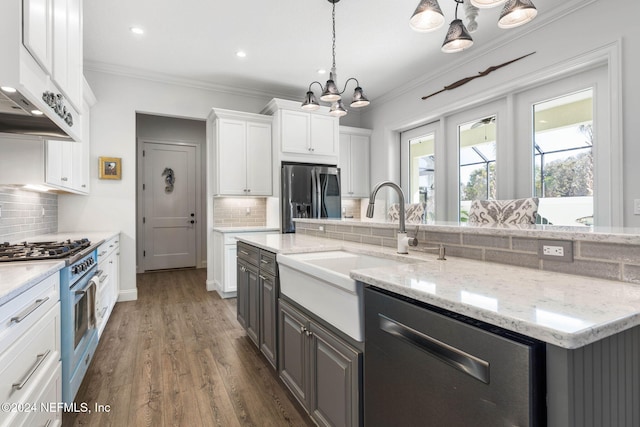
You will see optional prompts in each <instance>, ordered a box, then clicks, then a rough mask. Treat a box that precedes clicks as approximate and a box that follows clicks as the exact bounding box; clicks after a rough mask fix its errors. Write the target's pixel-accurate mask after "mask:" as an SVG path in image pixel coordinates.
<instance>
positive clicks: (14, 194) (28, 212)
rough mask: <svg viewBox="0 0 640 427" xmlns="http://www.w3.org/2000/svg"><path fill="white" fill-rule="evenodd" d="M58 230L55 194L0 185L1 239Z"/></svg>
mask: <svg viewBox="0 0 640 427" xmlns="http://www.w3.org/2000/svg"><path fill="white" fill-rule="evenodd" d="M43 213H44V214H43ZM57 231H58V195H57V194H53V193H51V194H50V193H38V192H34V191H24V190H19V189H15V188H12V187H2V186H0V242H14V241H19V240H20V239H26V238H29V237H33V236H37V235H40V234H47V233H55V232H57Z"/></svg>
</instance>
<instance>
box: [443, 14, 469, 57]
mask: <svg viewBox="0 0 640 427" xmlns="http://www.w3.org/2000/svg"><path fill="white" fill-rule="evenodd" d="M472 45H473V39H472V38H471V36H470V35H469V32H468V31H467V29H466V28H465V26H464V24H463V23H462V20H461V19H454V20H453V21H451V25H449V31H447V36H446V37H445V39H444V43H442V51H443V52H445V53H455V52H461V51H463V50H465V49H468V48H470V47H471V46H472Z"/></svg>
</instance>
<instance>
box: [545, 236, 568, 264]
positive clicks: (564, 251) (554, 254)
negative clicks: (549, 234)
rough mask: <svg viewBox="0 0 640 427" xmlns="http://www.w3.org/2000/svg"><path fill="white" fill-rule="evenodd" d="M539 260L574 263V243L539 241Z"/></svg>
mask: <svg viewBox="0 0 640 427" xmlns="http://www.w3.org/2000/svg"><path fill="white" fill-rule="evenodd" d="M538 258H540V259H542V260H549V261H562V262H573V242H572V241H571V240H538Z"/></svg>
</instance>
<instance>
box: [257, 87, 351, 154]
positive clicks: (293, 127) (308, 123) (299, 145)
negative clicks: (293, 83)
mask: <svg viewBox="0 0 640 427" xmlns="http://www.w3.org/2000/svg"><path fill="white" fill-rule="evenodd" d="M328 110H329V109H328V108H326V107H323V108H320V110H318V111H314V112H311V113H309V112H306V111H304V110H302V109H301V108H300V103H299V102H295V101H287V100H282V99H273V100H272V101H271V102H270V103H269V104H268V105H267V106H266V107H265V108H264V110H263V113H265V114H273V117H274V118H273V120H274V122H273V123H274V132H273V135H274V142H275V144H277V147H278V149H277V152H278V153H277V154H278V155H279V157H280V160H282V161H293V162H306V163H324V164H336V163H337V160H338V151H339V147H338V145H339V144H338V141H339V136H338V127H339V121H338V119H337V118H335V117H331V116H329V114H328Z"/></svg>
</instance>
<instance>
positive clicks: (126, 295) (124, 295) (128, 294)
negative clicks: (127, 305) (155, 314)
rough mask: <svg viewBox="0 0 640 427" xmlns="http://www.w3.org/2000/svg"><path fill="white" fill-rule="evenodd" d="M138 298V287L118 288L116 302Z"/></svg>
mask: <svg viewBox="0 0 640 427" xmlns="http://www.w3.org/2000/svg"><path fill="white" fill-rule="evenodd" d="M137 299H138V289H137V288H136V289H127V290H124V291H123V290H120V293H119V294H118V302H123V301H136V300H137Z"/></svg>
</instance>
